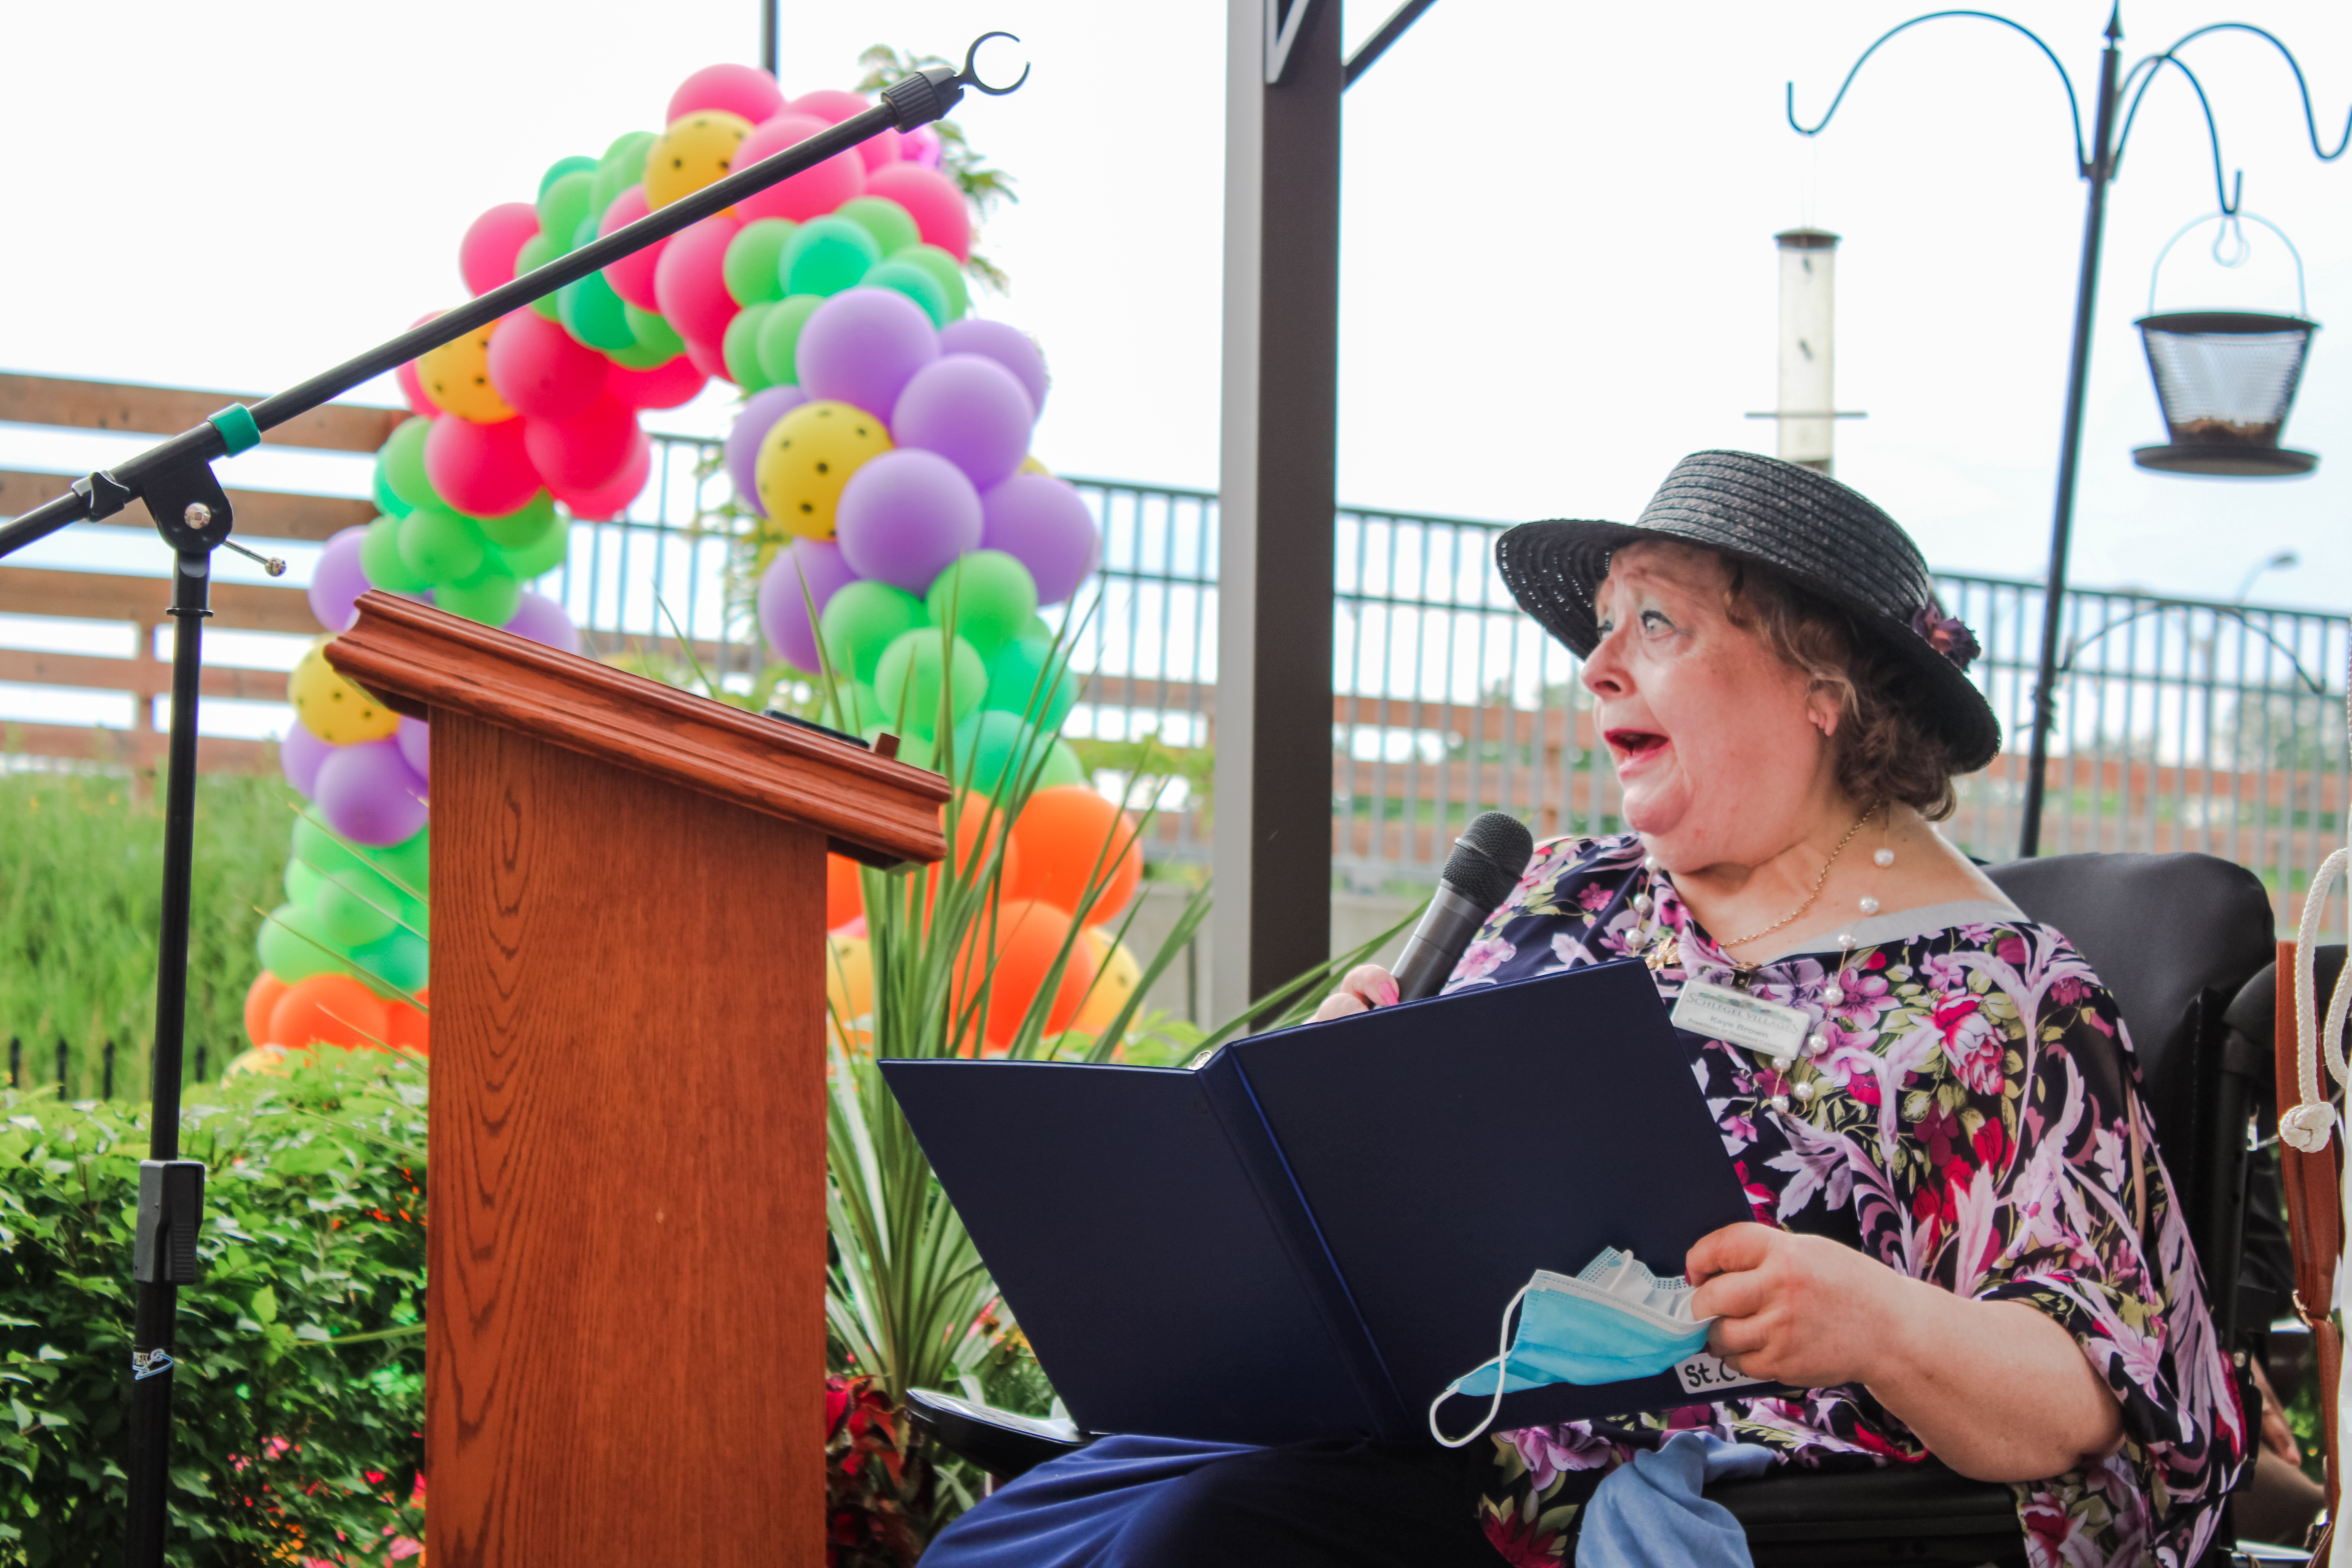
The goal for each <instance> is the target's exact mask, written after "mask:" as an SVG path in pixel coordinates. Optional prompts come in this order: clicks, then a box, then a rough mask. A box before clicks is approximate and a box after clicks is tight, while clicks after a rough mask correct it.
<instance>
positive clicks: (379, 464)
mask: <svg viewBox="0 0 2352 1568" xmlns="http://www.w3.org/2000/svg"><path fill="white" fill-rule="evenodd" d="M374 486H375V506H376V510H378V511H380V512H382V513H383V515H384V516H386V517H389V518H394V519H397V518H404V517H406V516H407V515H408V514H409V512H410V511H411V510H414V509H412V508H411V507H410V506H409V504H408V503H407V502H406V501H404V500H401V499H400V492H399V491H398V490H395V489H393V488H392V476H391V475H389V474H387V473H385V472H384V471H383V453H381V452H378V453H377V454H376V459H375V480H374Z"/></svg>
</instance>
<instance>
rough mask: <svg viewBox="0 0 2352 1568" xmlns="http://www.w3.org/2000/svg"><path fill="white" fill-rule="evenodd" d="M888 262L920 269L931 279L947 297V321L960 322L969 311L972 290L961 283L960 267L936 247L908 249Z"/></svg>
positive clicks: (927, 246) (952, 258) (954, 260)
mask: <svg viewBox="0 0 2352 1568" xmlns="http://www.w3.org/2000/svg"><path fill="white" fill-rule="evenodd" d="M890 259H891V260H893V261H902V262H905V263H907V264H908V265H909V266H914V267H919V268H922V269H923V270H924V271H926V272H928V273H929V274H930V275H931V279H932V281H934V282H936V283H937V284H938V285H939V286H940V289H941V291H942V292H944V293H945V294H946V295H947V301H948V307H947V309H948V320H949V321H962V320H963V318H964V316H965V315H966V314H967V313H968V312H969V311H970V310H971V289H970V288H969V287H968V286H967V285H966V284H965V283H964V280H963V265H962V263H961V262H959V261H958V260H956V258H954V257H952V256H950V255H949V254H948V253H947V252H946V251H944V250H941V249H940V247H938V246H936V245H910V246H908V247H905V248H904V249H902V250H894V251H892V252H891V253H890Z"/></svg>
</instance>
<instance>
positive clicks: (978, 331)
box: [940, 316, 1048, 414]
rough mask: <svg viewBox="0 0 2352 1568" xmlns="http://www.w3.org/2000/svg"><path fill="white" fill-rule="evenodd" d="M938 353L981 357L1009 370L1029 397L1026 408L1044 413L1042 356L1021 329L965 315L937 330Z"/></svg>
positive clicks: (1045, 384)
mask: <svg viewBox="0 0 2352 1568" xmlns="http://www.w3.org/2000/svg"><path fill="white" fill-rule="evenodd" d="M940 353H943V354H980V355H982V356H984V357H986V358H988V359H992V360H994V361H995V362H996V363H999V364H1001V365H1003V367H1004V368H1005V369H1007V370H1009V371H1011V372H1012V373H1013V380H1015V381H1017V382H1019V383H1020V384H1021V390H1022V391H1024V392H1025V393H1027V394H1028V395H1029V406H1030V407H1032V408H1034V409H1035V410H1036V411H1037V412H1038V413H1040V414H1043V413H1044V412H1045V388H1046V386H1047V384H1048V377H1047V376H1046V374H1045V355H1044V354H1042V353H1038V352H1037V345H1036V344H1035V343H1034V342H1030V341H1029V334H1028V333H1026V332H1024V331H1022V330H1021V329H1020V328H1018V327H1012V326H1007V325H1005V324H1004V323H1003V321H982V320H980V319H979V318H978V317H975V316H966V317H965V318H964V319H963V320H962V321H950V322H949V323H948V324H947V325H946V326H944V327H941V328H940Z"/></svg>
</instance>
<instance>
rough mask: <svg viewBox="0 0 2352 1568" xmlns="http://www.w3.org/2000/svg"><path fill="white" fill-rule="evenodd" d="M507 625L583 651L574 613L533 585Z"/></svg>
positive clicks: (523, 633)
mask: <svg viewBox="0 0 2352 1568" xmlns="http://www.w3.org/2000/svg"><path fill="white" fill-rule="evenodd" d="M505 629H506V630H508V631H510V632H512V633H514V635H515V636H517V637H529V638H530V640H531V641H533V642H535V643H544V644H545V645H546V646H547V647H551V648H554V649H555V650H556V651H558V652H559V653H578V652H579V651H580V628H579V627H577V626H573V625H572V617H571V616H567V615H565V614H564V613H563V606H562V605H559V604H557V603H556V602H555V601H554V600H552V599H551V598H549V597H548V596H547V595H544V594H534V593H532V592H530V590H529V589H525V590H524V591H523V595H522V603H521V604H520V605H517V606H516V607H515V613H514V618H513V619H512V620H509V622H507V624H506V628H505ZM401 729H402V732H403V733H404V734H405V733H406V732H407V725H406V723H405V722H404V723H403V724H402V726H401Z"/></svg>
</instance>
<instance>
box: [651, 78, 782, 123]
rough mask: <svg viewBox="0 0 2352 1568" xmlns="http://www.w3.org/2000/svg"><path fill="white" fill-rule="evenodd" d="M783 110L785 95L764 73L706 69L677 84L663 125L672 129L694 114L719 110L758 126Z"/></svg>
mask: <svg viewBox="0 0 2352 1568" xmlns="http://www.w3.org/2000/svg"><path fill="white" fill-rule="evenodd" d="M783 107H784V95H783V94H782V92H780V91H778V90H777V89H776V79H775V78H774V77H772V76H770V75H769V74H768V73H767V72H766V71H763V70H759V69H757V68H753V67H751V66H738V65H715V66H705V67H703V68H701V69H700V70H698V71H697V72H695V73H694V74H693V75H692V76H690V77H688V78H687V79H685V80H684V81H682V82H680V83H678V84H677V91H676V92H674V93H672V94H670V96H669V118H668V119H667V120H665V121H662V123H663V124H665V125H675V124H677V122H678V121H681V120H683V119H685V118H686V117H687V116H688V115H689V114H692V113H694V112H695V111H696V110H702V109H719V110H726V111H727V112H728V113H730V114H740V115H741V116H742V117H743V118H744V119H746V120H748V121H751V123H752V124H754V125H757V124H759V123H760V121H762V120H765V119H767V118H769V117H770V116H771V115H773V114H774V113H776V112H777V111H778V110H781V109H782V108H783Z"/></svg>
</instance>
